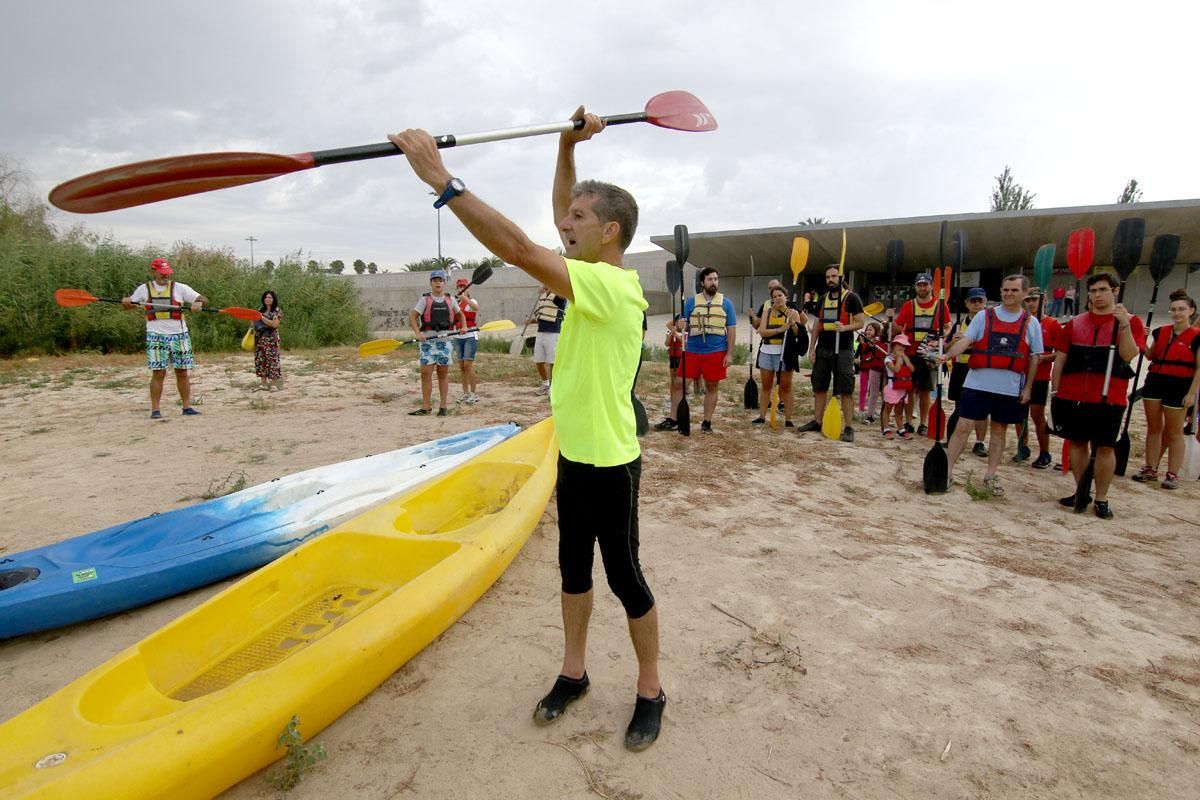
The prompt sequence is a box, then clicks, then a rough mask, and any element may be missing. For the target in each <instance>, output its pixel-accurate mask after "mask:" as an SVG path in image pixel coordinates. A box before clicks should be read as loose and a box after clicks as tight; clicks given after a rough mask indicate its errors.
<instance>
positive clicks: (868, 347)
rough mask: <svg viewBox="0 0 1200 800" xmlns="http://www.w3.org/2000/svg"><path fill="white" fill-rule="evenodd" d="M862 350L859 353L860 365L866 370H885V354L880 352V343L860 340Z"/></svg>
mask: <svg viewBox="0 0 1200 800" xmlns="http://www.w3.org/2000/svg"><path fill="white" fill-rule="evenodd" d="M859 341H860V342H861V345H862V349H861V350H860V351H859V355H860V357H861V361H860V364H861V366H862V368H863V369H864V370H868V369H883V353H882V352H880V350H879V344H878V342H869V341H867V340H866V339H865V338H864V339H860V340H859Z"/></svg>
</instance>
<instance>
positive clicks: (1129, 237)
mask: <svg viewBox="0 0 1200 800" xmlns="http://www.w3.org/2000/svg"><path fill="white" fill-rule="evenodd" d="M1145 238H1146V220H1144V219H1142V218H1141V217H1127V218H1125V219H1123V220H1121V221H1120V222H1118V223H1117V230H1116V231H1115V232H1114V233H1113V246H1112V250H1113V257H1112V265H1113V269H1115V270H1116V271H1117V275H1119V276H1120V278H1121V280H1122V281H1127V280H1129V276H1130V275H1132V274H1133V271H1134V270H1135V269H1137V265H1138V262H1139V261H1141V260H1142V240H1143V239H1145ZM1120 300H1121V301H1124V300H1125V298H1124V297H1122V298H1120Z"/></svg>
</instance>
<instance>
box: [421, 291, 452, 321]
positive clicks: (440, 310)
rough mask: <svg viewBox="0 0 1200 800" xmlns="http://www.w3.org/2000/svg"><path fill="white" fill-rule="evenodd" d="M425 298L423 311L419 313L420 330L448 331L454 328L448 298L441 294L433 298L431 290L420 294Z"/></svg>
mask: <svg viewBox="0 0 1200 800" xmlns="http://www.w3.org/2000/svg"><path fill="white" fill-rule="evenodd" d="M421 296H422V297H424V298H425V313H424V314H422V315H421V330H422V331H448V330H453V329H454V319H453V316H454V315H453V314H451V313H450V298H449V296H447V295H442V296H441V297H440V298H438V299H437V300H434V297H433V293H432V292H426V293H425V294H423V295H421Z"/></svg>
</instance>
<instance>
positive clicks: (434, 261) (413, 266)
mask: <svg viewBox="0 0 1200 800" xmlns="http://www.w3.org/2000/svg"><path fill="white" fill-rule="evenodd" d="M457 266H458V261H456V260H455V259H453V258H451V257H450V256H433V257H431V258H422V259H421V260H420V261H413V262H410V263H408V264H405V265H404V268H405V269H406V270H408V271H409V272H430V271H432V270H435V269H441V270H449V269H454V268H455V267H457Z"/></svg>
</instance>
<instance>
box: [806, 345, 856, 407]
mask: <svg viewBox="0 0 1200 800" xmlns="http://www.w3.org/2000/svg"><path fill="white" fill-rule="evenodd" d="M831 380H833V393H834V394H835V395H837V396H838V397H845V396H846V395H848V394H854V352H853V351H851V350H840V351H838V354H837V377H836V380H834V366H833V351H832V350H830V351H829V352H825V351H824V350H823V349H822V348H817V354H816V360H815V361H814V362H813V372H812V387H813V391H814V392H827V391H829V383H830V381H831Z"/></svg>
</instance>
